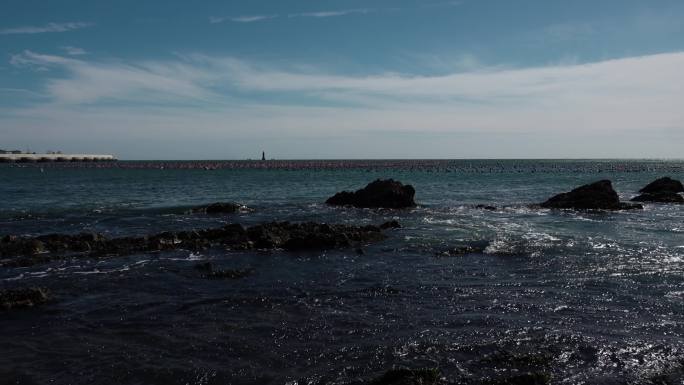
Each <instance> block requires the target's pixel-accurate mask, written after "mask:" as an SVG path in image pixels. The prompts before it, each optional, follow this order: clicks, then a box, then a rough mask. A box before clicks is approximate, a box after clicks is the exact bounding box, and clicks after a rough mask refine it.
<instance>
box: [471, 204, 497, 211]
mask: <svg viewBox="0 0 684 385" xmlns="http://www.w3.org/2000/svg"><path fill="white" fill-rule="evenodd" d="M475 208H476V209H481V210H488V211H496V206H489V205H477V206H475Z"/></svg>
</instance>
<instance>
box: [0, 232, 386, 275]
mask: <svg viewBox="0 0 684 385" xmlns="http://www.w3.org/2000/svg"><path fill="white" fill-rule="evenodd" d="M382 226H384V227H380V226H372V225H367V226H352V225H334V224H333V225H331V224H326V223H315V222H305V223H290V222H271V223H265V224H261V225H256V226H252V227H249V228H247V229H245V228H244V227H242V226H241V225H239V224H229V225H226V226H223V227H219V228H209V229H203V230H190V231H181V232H163V233H159V234H155V235H150V236H143V237H123V238H114V239H107V238H106V237H104V236H103V235H101V234H77V235H68V234H50V235H45V236H40V237H36V238H22V237H16V236H6V237H4V238H2V240H0V257H2V258H0V265H2V266H10V267H17V266H30V265H34V264H37V263H43V262H48V261H50V260H53V259H56V258H59V257H62V258H63V257H76V256H87V257H100V258H102V257H112V256H120V255H130V254H135V253H148V252H159V251H164V250H176V249H185V250H201V249H206V248H209V247H214V246H223V247H225V248H227V249H229V250H252V249H284V250H290V251H297V250H324V249H333V248H343V247H359V246H360V245H362V244H365V243H371V242H378V241H381V240H383V239H385V235H384V234H383V233H382V230H383V229H386V228H394V227H397V226H399V223H398V222H396V221H395V222H389V224H383V225H382Z"/></svg>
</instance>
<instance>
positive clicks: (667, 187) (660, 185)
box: [632, 177, 684, 203]
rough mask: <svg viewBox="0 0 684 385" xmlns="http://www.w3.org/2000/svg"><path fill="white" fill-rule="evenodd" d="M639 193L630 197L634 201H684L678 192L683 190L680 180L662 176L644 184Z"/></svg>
mask: <svg viewBox="0 0 684 385" xmlns="http://www.w3.org/2000/svg"><path fill="white" fill-rule="evenodd" d="M639 192H640V193H642V194H641V195H639V196H637V197H634V198H632V201H634V202H657V203H684V197H682V196H681V195H679V194H678V193H681V192H684V186H683V185H682V182H680V181H678V180H675V179H672V178H670V177H664V178H660V179H657V180H654V181H653V182H651V183H649V184H648V185H646V187H644V188H642V189H641V190H639Z"/></svg>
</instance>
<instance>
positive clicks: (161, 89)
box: [10, 51, 215, 104]
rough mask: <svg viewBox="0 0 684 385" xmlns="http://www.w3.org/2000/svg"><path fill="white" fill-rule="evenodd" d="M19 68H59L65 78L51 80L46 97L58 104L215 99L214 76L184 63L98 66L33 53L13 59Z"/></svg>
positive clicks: (13, 57) (26, 53)
mask: <svg viewBox="0 0 684 385" xmlns="http://www.w3.org/2000/svg"><path fill="white" fill-rule="evenodd" d="M10 63H11V64H12V65H14V66H15V67H20V68H32V69H38V70H44V69H50V68H55V67H57V68H59V69H61V70H64V71H66V73H67V76H66V77H63V78H51V79H49V80H48V81H47V83H46V87H45V88H46V93H47V95H46V96H48V97H50V98H51V99H52V100H53V102H54V103H57V104H88V103H95V102H98V101H108V100H121V101H133V100H135V101H143V102H147V103H151V104H156V103H163V102H169V101H173V100H182V101H184V102H185V103H191V102H192V101H193V100H207V99H208V98H210V97H215V95H212V92H211V91H210V90H209V88H208V87H206V83H207V81H208V80H211V79H213V76H214V75H212V74H210V73H208V72H206V71H203V70H201V69H199V68H194V67H190V66H187V65H185V64H183V63H175V62H172V63H156V62H141V63H130V64H122V63H98V62H94V63H92V62H87V61H83V60H77V59H72V58H66V57H61V56H55V55H44V54H39V53H35V52H32V51H24V52H22V53H21V54H16V55H12V57H11V60H10Z"/></svg>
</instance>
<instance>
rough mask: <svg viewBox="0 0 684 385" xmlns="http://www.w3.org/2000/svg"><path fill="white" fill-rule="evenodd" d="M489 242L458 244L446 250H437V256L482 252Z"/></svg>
mask: <svg viewBox="0 0 684 385" xmlns="http://www.w3.org/2000/svg"><path fill="white" fill-rule="evenodd" d="M488 244H489V242H484V243H481V244H473V245H459V246H455V247H452V248H450V249H447V250H443V251H439V252H437V254H436V256H437V257H463V256H466V255H468V254H482V253H484V251H485V249H486V248H487V245H488Z"/></svg>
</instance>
